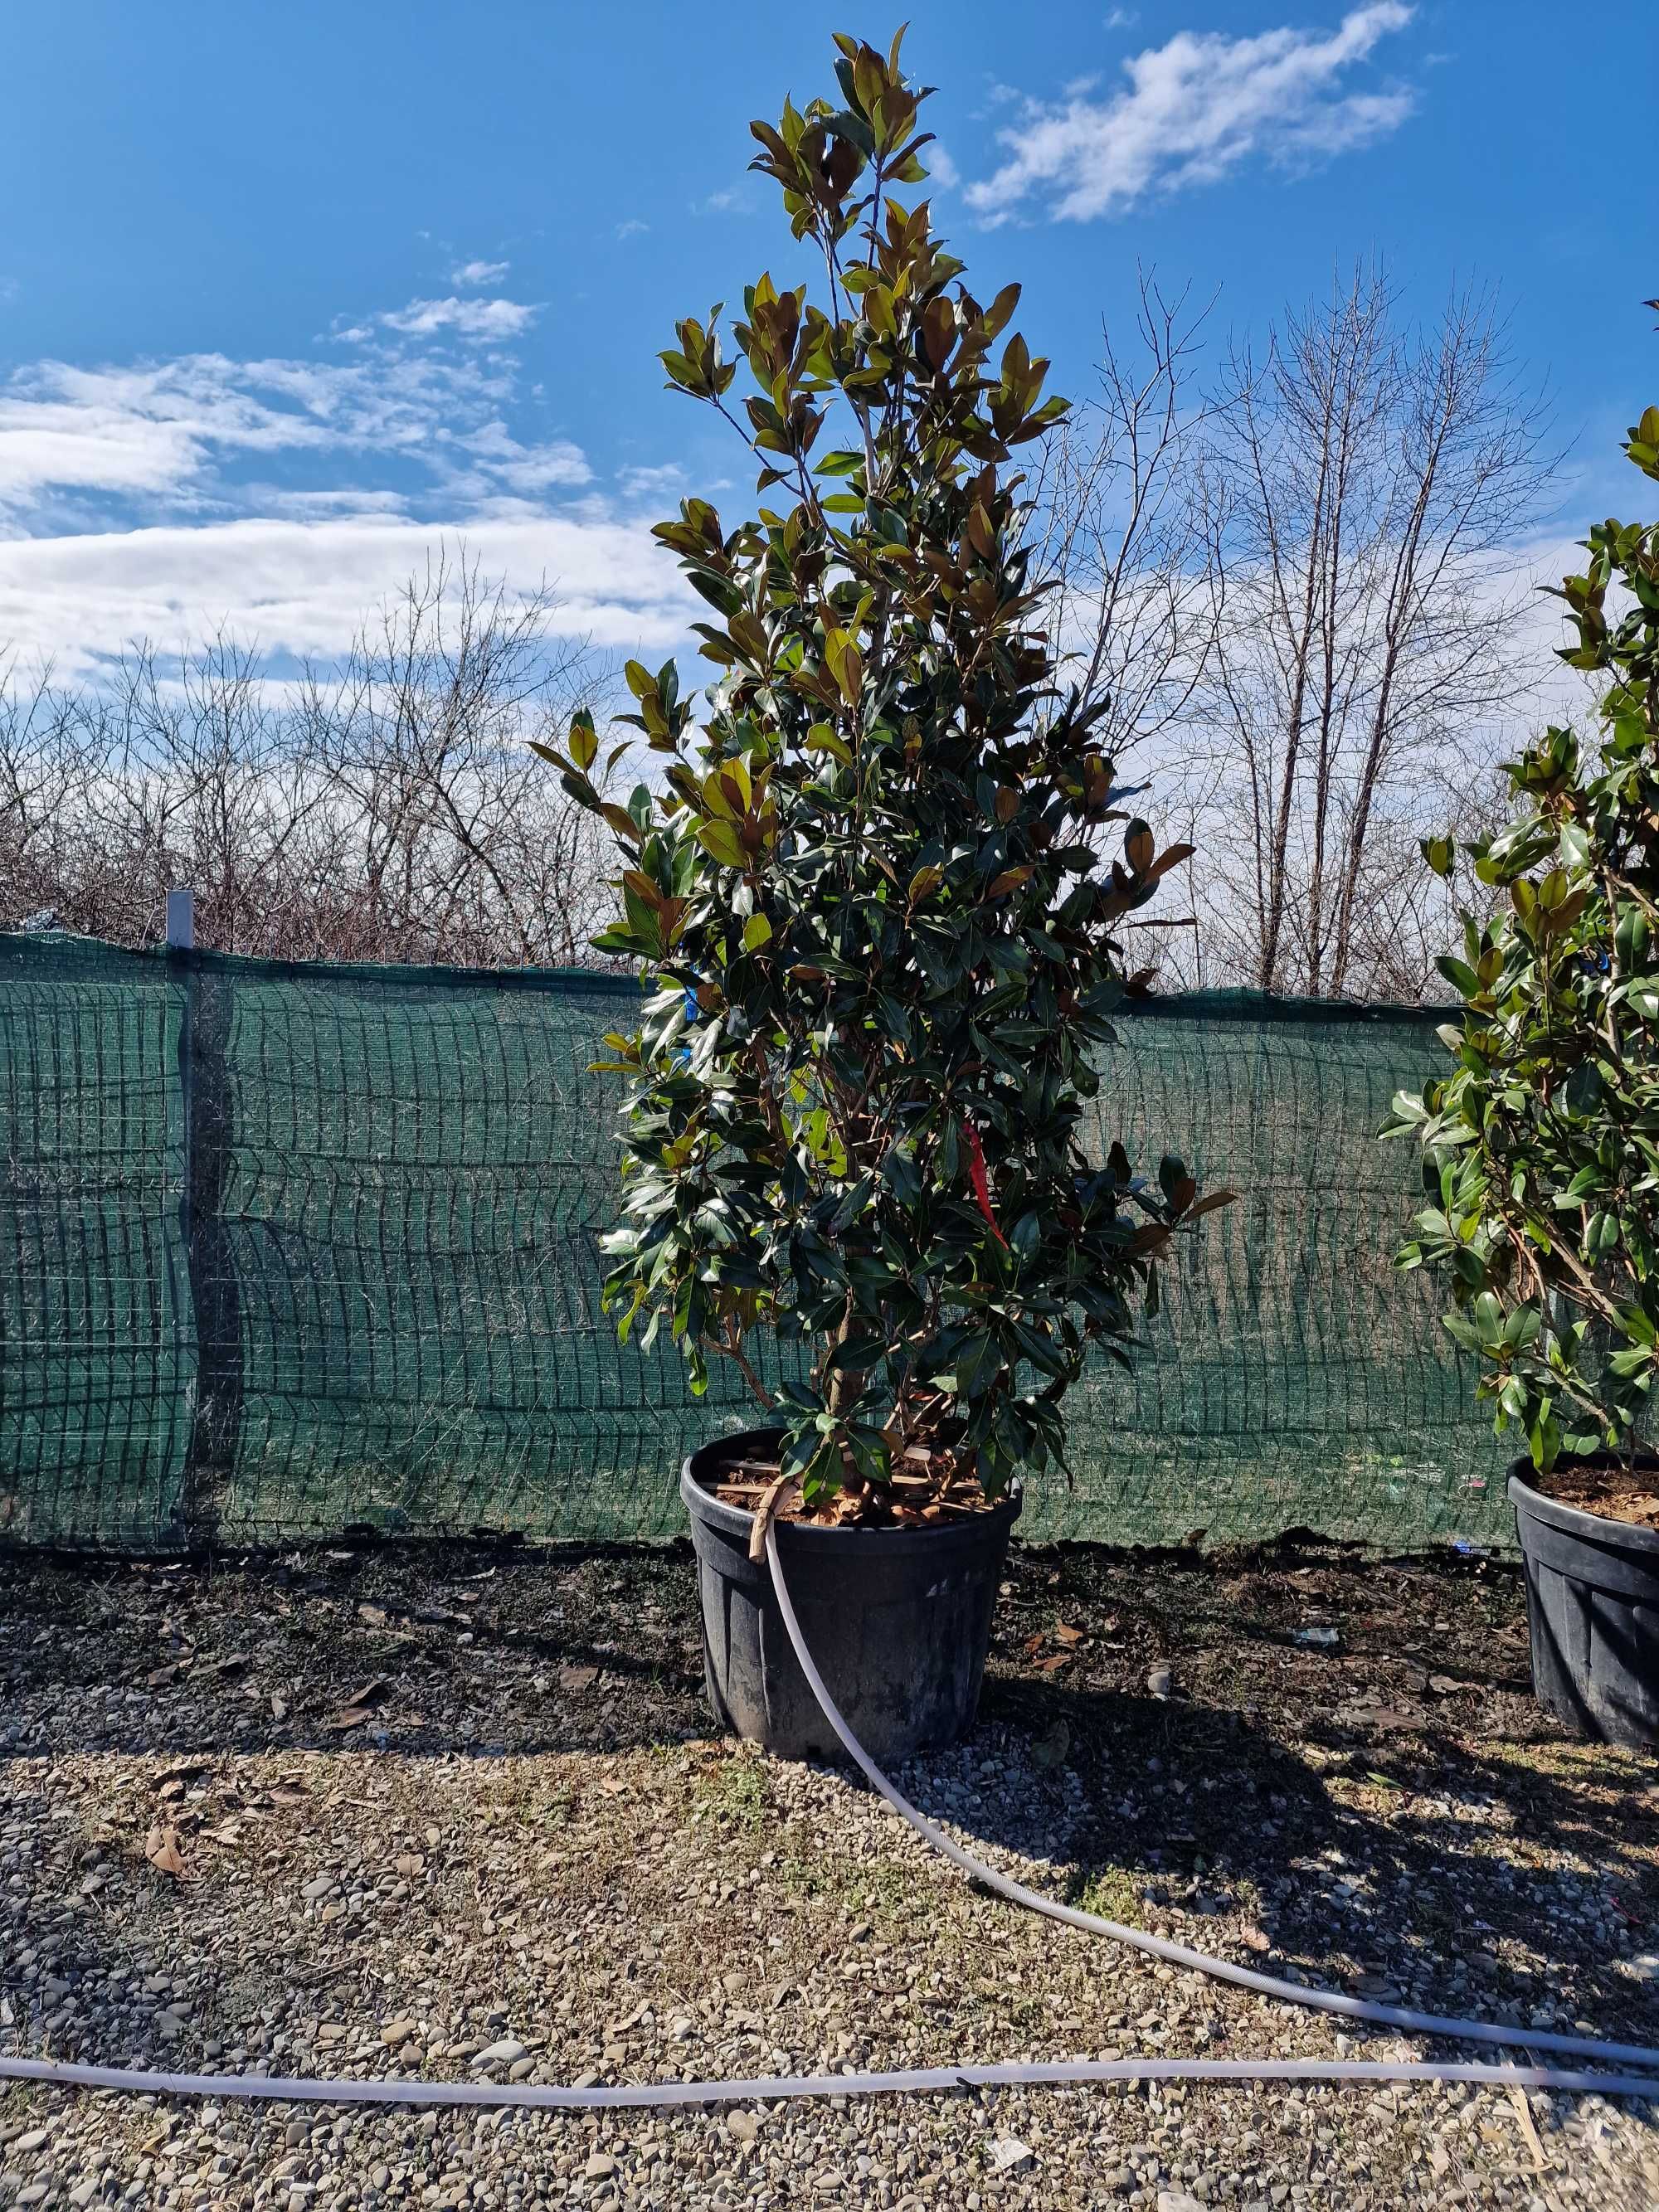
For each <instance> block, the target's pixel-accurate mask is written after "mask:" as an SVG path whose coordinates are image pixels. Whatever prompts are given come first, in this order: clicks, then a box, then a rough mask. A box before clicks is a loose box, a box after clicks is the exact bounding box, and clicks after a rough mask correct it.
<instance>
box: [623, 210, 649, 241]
mask: <svg viewBox="0 0 1659 2212" xmlns="http://www.w3.org/2000/svg"><path fill="white" fill-rule="evenodd" d="M650 228H651V226H650V224H649V223H648V222H641V221H640V219H639V217H638V216H636V215H630V216H629V218H628V220H627V222H619V223H618V224H617V237H618V238H639V237H641V236H642V235H643V234H644V233H645V232H646V231H647V230H649V229H650Z"/></svg>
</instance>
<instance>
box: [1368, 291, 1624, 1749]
mask: <svg viewBox="0 0 1659 2212" xmlns="http://www.w3.org/2000/svg"><path fill="white" fill-rule="evenodd" d="M1656 304H1659V303H1656ZM1626 451H1627V453H1628V454H1629V456H1630V459H1632V461H1634V462H1635V463H1636V465H1638V467H1639V468H1640V469H1642V470H1643V471H1644V473H1645V474H1646V475H1647V476H1648V477H1659V408H1654V407H1650V408H1649V409H1648V410H1647V411H1646V413H1645V414H1644V416H1643V417H1642V420H1641V421H1640V422H1639V423H1638V424H1637V426H1636V428H1634V429H1633V430H1632V432H1631V434H1630V441H1629V444H1628V446H1627V447H1626ZM1587 543H1588V550H1589V563H1588V567H1587V569H1586V573H1585V574H1583V575H1578V576H1569V577H1567V578H1566V580H1565V583H1564V584H1563V586H1562V588H1561V593H1560V596H1561V597H1562V598H1563V599H1565V602H1566V605H1567V609H1568V612H1569V614H1570V616H1571V620H1572V622H1573V624H1574V626H1575V627H1576V629H1577V633H1578V642H1577V645H1575V646H1572V647H1568V648H1566V649H1565V651H1564V653H1563V656H1562V657H1563V658H1564V659H1565V660H1566V661H1567V662H1568V664H1569V665H1571V666H1572V667H1574V668H1580V669H1584V670H1587V671H1594V672H1595V673H1596V674H1597V675H1599V676H1601V677H1603V678H1605V679H1606V684H1605V689H1604V690H1601V696H1600V702H1599V711H1598V720H1599V724H1600V727H1599V731H1598V733H1597V736H1596V738H1595V742H1594V743H1593V744H1587V743H1586V742H1585V741H1583V739H1581V738H1579V737H1578V736H1577V735H1576V734H1575V733H1574V732H1572V731H1571V730H1567V729H1554V728H1553V729H1550V730H1547V732H1545V734H1544V735H1543V736H1542V737H1541V738H1539V739H1538V740H1537V741H1536V742H1535V743H1534V744H1532V745H1530V746H1529V747H1528V750H1527V751H1526V753H1525V754H1524V756H1523V757H1522V759H1521V760H1519V761H1518V762H1516V763H1514V764H1513V765H1512V766H1511V767H1510V769H1508V770H1507V774H1508V775H1509V779H1510V784H1511V786H1512V787H1513V792H1514V797H1515V800H1516V811H1515V815H1514V818H1513V819H1512V820H1511V821H1510V823H1509V824H1508V826H1507V827H1506V828H1504V829H1503V830H1502V831H1501V832H1500V833H1499V834H1498V836H1495V837H1492V838H1490V839H1485V840H1482V841H1480V842H1478V843H1477V844H1475V845H1474V847H1473V848H1472V853H1471V855H1470V857H1471V858H1472V859H1473V862H1474V873H1475V875H1476V877H1477V878H1479V880H1480V882H1481V883H1482V884H1486V885H1487V886H1489V887H1490V889H1491V890H1492V892H1493V894H1494V896H1495V901H1496V910H1495V912H1494V914H1493V916H1492V919H1491V920H1490V921H1485V922H1481V921H1476V920H1474V919H1473V918H1466V919H1465V922H1464V933H1465V938H1466V943H1465V946H1464V951H1463V955H1462V957H1459V958H1448V959H1444V960H1443V961H1442V962H1441V963H1440V966H1441V969H1442V971H1443V974H1444V975H1446V976H1447V978H1448V980H1449V981H1450V982H1451V983H1452V984H1453V985H1455V987H1456V989H1457V991H1458V993H1459V994H1460V995H1461V997H1462V1000H1463V1001H1464V1012H1463V1016H1462V1022H1461V1024H1453V1025H1451V1026H1450V1027H1449V1028H1448V1029H1445V1030H1442V1032H1441V1035H1442V1036H1443V1037H1444V1038H1445V1040H1446V1042H1447V1044H1448V1046H1449V1048H1450V1050H1451V1053H1452V1055H1453V1065H1452V1067H1451V1069H1450V1070H1449V1073H1446V1074H1445V1075H1443V1076H1441V1077H1439V1078H1438V1079H1436V1080H1435V1081H1433V1082H1431V1084H1430V1085H1428V1087H1427V1088H1426V1090H1425V1091H1424V1093H1423V1095H1422V1097H1420V1098H1415V1097H1411V1096H1409V1095H1408V1094H1406V1093H1402V1094H1401V1096H1400V1097H1398V1098H1397V1099H1396V1100H1395V1120H1394V1121H1393V1123H1392V1124H1391V1128H1392V1130H1393V1131H1395V1132H1398V1131H1401V1130H1411V1131H1414V1132H1415V1133H1417V1135H1418V1136H1419V1139H1420V1140H1421V1143H1422V1146H1423V1170H1424V1182H1425V1188H1426V1190H1427V1192H1428V1194H1429V1204H1428V1206H1427V1208H1426V1209H1425V1211H1424V1212H1421V1213H1420V1214H1419V1216H1418V1217H1417V1219H1416V1222H1415V1224H1414V1226H1415V1229H1416V1232H1417V1233H1416V1236H1415V1237H1414V1238H1413V1241H1412V1242H1411V1243H1409V1244H1407V1246H1406V1248H1405V1249H1404V1251H1403V1252H1402V1253H1401V1255H1400V1257H1401V1264H1402V1265H1403V1266H1406V1267H1418V1266H1420V1265H1422V1264H1424V1263H1425V1262H1426V1263H1429V1264H1431V1265H1434V1266H1437V1267H1442V1268H1443V1269H1444V1271H1445V1272H1446V1273H1447V1274H1448V1276H1449V1279H1450V1283H1451V1288H1452V1294H1453V1297H1454V1299H1455V1306H1456V1310H1455V1312H1454V1313H1452V1314H1450V1315H1449V1316H1448V1317H1447V1322H1446V1326H1447V1327H1448V1328H1449V1329H1450V1330H1451V1331H1452V1333H1453V1334H1454V1335H1455V1337H1456V1338H1457V1339H1458V1340H1459V1341H1460V1342H1461V1343H1462V1344H1463V1345H1465V1346H1467V1347H1468V1349H1469V1350H1470V1351H1471V1352H1474V1353H1475V1354H1476V1355H1477V1357H1478V1358H1479V1360H1480V1365H1481V1370H1482V1372H1481V1377H1480V1395H1482V1396H1483V1397H1485V1398H1487V1399H1490V1400H1491V1401H1492V1402H1493V1404H1494V1406H1495V1407H1496V1412H1497V1425H1498V1428H1499V1429H1500V1430H1502V1429H1504V1428H1507V1427H1510V1426H1514V1427H1516V1428H1518V1429H1519V1430H1520V1431H1522V1434H1523V1435H1524V1436H1525V1437H1526V1439H1527V1442H1528V1447H1529V1449H1528V1455H1527V1457H1526V1458H1524V1459H1522V1460H1518V1461H1517V1462H1516V1466H1515V1468H1514V1471H1513V1473H1512V1474H1511V1475H1510V1497H1511V1498H1512V1499H1513V1501H1514V1504H1515V1509H1516V1524H1517V1528H1518V1530H1519V1534H1520V1539H1521V1547H1522V1553H1523V1554H1524V1557H1525V1560H1526V1571H1527V1593H1528V1613H1529V1616H1530V1620H1531V1630H1532V1663H1533V1680H1534V1685H1535V1686H1536V1689H1537V1692H1538V1694H1539V1696H1540V1697H1541V1699H1542V1700H1543V1701H1544V1703H1545V1704H1546V1705H1548V1706H1549V1707H1550V1708H1551V1709H1552V1711H1554V1712H1556V1713H1558V1714H1559V1715H1560V1716H1561V1717H1563V1718H1564V1719H1567V1720H1570V1721H1571V1722H1572V1723H1575V1725H1577V1727H1579V1728H1580V1729H1583V1731H1584V1732H1585V1733H1587V1734H1589V1735H1597V1736H1602V1737H1607V1738H1611V1739H1612V1740H1613V1741H1619V1742H1624V1743H1638V1744H1652V1743H1655V1742H1656V1741H1659V1627H1656V1624H1659V1465H1656V1462H1655V1461H1654V1460H1653V1459H1651V1458H1650V1456H1648V1455H1646V1454H1645V1453H1644V1451H1643V1450H1642V1449H1640V1442H1639V1440H1640V1439H1641V1438H1642V1437H1643V1435H1644V1421H1645V1416H1646V1414H1647V1412H1648V1408H1649V1401H1650V1395H1651V1394H1652V1391H1653V1386H1654V1383H1655V1379H1656V1376H1659V526H1655V525H1647V526H1643V525H1640V524H1634V523H1632V524H1626V523H1620V522H1611V521H1609V522H1605V523H1600V524H1598V525H1597V526H1595V528H1594V529H1593V530H1592V531H1591V532H1590V534H1589V540H1588V541H1587ZM1424 849H1425V854H1426V855H1427V858H1428V860H1429V861H1430V863H1431V866H1434V867H1435V868H1437V870H1439V871H1440V872H1442V873H1445V872H1447V871H1449V868H1450V867H1451V866H1452V863H1453V858H1454V855H1453V850H1452V847H1451V843H1450V842H1449V840H1447V839H1435V840H1431V841H1430V842H1429V843H1428V844H1427V845H1425V848H1424Z"/></svg>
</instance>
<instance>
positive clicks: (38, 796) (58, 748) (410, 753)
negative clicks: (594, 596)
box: [0, 558, 606, 964]
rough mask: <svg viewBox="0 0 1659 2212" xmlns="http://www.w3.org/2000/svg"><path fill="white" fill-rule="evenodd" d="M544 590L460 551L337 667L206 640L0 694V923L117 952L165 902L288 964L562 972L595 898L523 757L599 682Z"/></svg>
mask: <svg viewBox="0 0 1659 2212" xmlns="http://www.w3.org/2000/svg"><path fill="white" fill-rule="evenodd" d="M553 611H554V609H553V603H552V601H551V599H550V597H549V595H548V593H547V592H545V591H538V592H531V593H528V594H525V595H520V596H513V595H511V594H509V593H508V592H507V591H506V589H505V588H504V587H503V586H499V585H496V584H492V583H490V582H488V581H487V580H484V579H483V577H482V576H481V574H480V573H479V571H478V568H477V564H476V563H473V562H468V561H466V560H465V558H462V559H459V560H458V561H454V562H450V561H447V560H444V559H440V560H438V561H436V562H434V563H433V564H432V565H431V566H430V567H428V569H427V570H426V572H425V573H424V574H422V575H420V576H417V577H415V578H412V579H411V580H410V582H409V583H408V584H407V585H406V586H405V587H404V590H403V591H402V592H401V593H400V594H399V595H398V597H397V598H396V599H393V600H392V601H391V602H389V603H388V604H387V605H385V606H383V607H382V608H381V609H380V611H378V613H377V614H376V615H375V616H374V617H372V618H371V620H370V621H368V623H365V624H364V625H363V627H362V629H361V630H360V632H359V634H358V635H357V637H356V641H354V643H353V645H352V647H350V649H349V651H348V652H347V653H345V654H344V656H343V659H341V661H340V662H339V664H338V665H337V666H334V667H331V668H319V667H307V668H304V669H302V670H301V671H299V672H298V674H297V675H283V674H281V673H279V672H278V671H276V670H274V669H273V668H272V666H271V665H270V663H269V662H268V661H266V660H264V659H262V658H261V657H260V656H259V655H258V654H257V653H254V652H252V651H251V650H249V649H247V648H246V647H242V646H240V645H239V644H238V643H237V642H236V641H234V640H233V639H230V638H228V637H226V636H220V637H218V638H216V639H214V640H213V641H211V642H210V644H208V645H207V646H206V647H203V648H201V649H199V650H197V651H194V652H191V653H185V654H184V655H182V656H179V657H177V658H173V657H171V656H162V655H161V654H159V653H156V652H155V650H154V648H152V647H148V646H143V647H137V648H135V649H134V650H133V651H132V652H131V653H129V654H128V655H127V656H126V657H125V659H123V660H122V661H121V662H120V663H119V664H118V665H117V666H116V667H115V668H114V669H113V670H112V671H110V672H109V674H108V676H107V678H106V680H105V681H103V682H102V683H100V684H98V685H96V686H93V687H87V688H82V689H79V690H65V689H60V688H56V687H54V686H53V685H52V683H51V681H50V679H49V677H48V676H46V675H42V676H40V677H39V678H35V679H34V680H33V681H32V682H25V681H24V680H23V679H22V678H21V677H20V675H19V673H18V671H16V670H15V668H14V669H12V670H10V671H7V674H6V676H5V678H4V680H3V681H0V897H3V902H4V905H3V911H0V921H3V922H5V923H8V924H10V925H13V926H15V923H16V922H17V921H19V920H20V919H21V918H23V917H24V916H26V915H28V914H29V913H30V912H31V911H35V910H40V909H51V910H52V911H53V912H55V913H56V914H57V915H58V916H59V918H60V919H61V920H62V921H63V922H64V924H65V925H66V926H68V927H71V928H74V929H76V930H80V931H82V932H83V933H86V934H88V935H93V936H98V937H102V938H105V939H109V940H111V941H112V942H115V943H118V944H127V945H138V944H143V943H145V942H149V941H153V940H154V939H155V936H156V935H157V933H159V928H160V925H161V915H162V908H163V903H164V901H165V897H166V893H167V889H168V887H169V885H171V884H190V885H191V887H192V889H193V890H195V891H196V894H197V933H198V941H199V942H201V943H203V944H205V945H213V946H216V947H217V948H219V949H221V950H223V951H239V952H258V953H267V954H273V955H277V956H283V957H305V958H334V959H368V960H442V961H453V962H458V963H465V964H516V963H526V962H530V963H562V962H569V961H573V960H578V959H580V958H583V957H586V951H585V948H586V939H587V938H588V936H589V934H590V933H591V932H592V929H593V928H594V927H596V926H597V923H598V920H599V911H600V908H602V906H603V902H604V898H605V892H604V884H603V877H604V864H603V860H602V857H601V855H600V854H599V850H598V845H597V839H596V837H595V834H594V829H593V826H592V817H591V816H589V815H587V814H586V812H584V811H583V810H582V809H580V807H578V806H576V805H574V802H573V801H571V800H570V799H568V797H567V796H566V794H565V793H564V792H563V791H562V788H561V787H560V785H559V782H558V780H557V778H556V776H554V775H552V774H551V773H550V771H549V770H548V769H546V768H545V767H544V765H543V763H541V762H540V761H538V759H536V758H535V757H533V756H532V754H531V752H530V751H529V749H528V742H527V741H528V739H530V738H532V737H536V736H538V735H540V734H542V732H543V731H544V728H545V726H547V725H548V724H549V723H550V722H555V721H557V722H561V723H562V722H563V721H565V720H568V715H569V714H570V712H571V710H572V709H573V708H574V707H575V706H576V705H578V704H583V703H594V702H595V701H596V699H597V696H598V695H599V692H600V691H601V690H602V689H603V687H604V684H605V681H606V671H605V669H604V668H603V667H602V666H601V665H600V664H599V663H598V662H596V661H595V660H594V659H593V658H592V655H591V654H589V653H587V652H586V649H585V647H583V646H581V645H580V643H576V642H571V641H564V640H560V639H558V638H557V637H556V635H554V633H553V630H552V627H551V622H550V617H551V616H552V614H553Z"/></svg>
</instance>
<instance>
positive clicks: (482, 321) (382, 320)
mask: <svg viewBox="0 0 1659 2212" xmlns="http://www.w3.org/2000/svg"><path fill="white" fill-rule="evenodd" d="M540 312H541V310H540V309H539V308H538V307H528V306H526V303H525V302H524V301H522V300H463V299H459V298H457V297H456V296H454V295H451V296H450V297H449V298H448V299H447V300H411V301H410V303H409V305H408V306H407V307H399V308H398V309H397V310H396V311H395V312H394V313H392V314H389V315H380V316H379V317H377V318H376V319H377V321H378V322H379V324H380V328H381V329H382V330H386V331H402V332H403V333H404V335H405V336H406V337H422V338H429V337H436V336H437V335H438V334H439V333H444V334H446V335H450V336H453V337H458V338H463V339H471V340H475V341H478V340H482V341H485V342H491V343H493V342H495V341H498V340H501V339H504V338H514V337H518V335H519V333H520V331H523V330H526V329H528V327H529V325H531V324H532V322H534V321H535V319H536V317H537V316H538V314H539V313H540Z"/></svg>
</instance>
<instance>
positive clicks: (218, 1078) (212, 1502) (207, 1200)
mask: <svg viewBox="0 0 1659 2212" xmlns="http://www.w3.org/2000/svg"><path fill="white" fill-rule="evenodd" d="M195 948H196V915H195V900H194V898H193V896H192V895H191V892H189V891H188V890H171V891H169V892H168V893H167V951H168V957H169V958H171V959H173V960H174V961H176V962H177V963H179V966H180V967H181V968H182V969H183V971H184V1005H183V1011H182V1013H181V1017H180V1020H179V1090H180V1093H181V1097H182V1100H183V1108H184V1153H185V1173H184V1189H183V1193H182V1194H181V1197H180V1200H179V1226H180V1229H181V1231H182V1233H183V1237H184V1245H185V1267H186V1269H187V1271H188V1275H189V1280H190V1296H191V1308H192V1310H193V1313H194V1316H195V1322H196V1380H195V1387H194V1389H193V1392H192V1394H191V1422H190V1437H189V1442H188V1443H187V1444H186V1446H185V1466H184V1497H183V1499H182V1502H181V1509H180V1517H181V1519H182V1522H183V1533H184V1537H185V1543H186V1545H187V1546H188V1547H189V1548H190V1550H191V1551H192V1552H207V1551H210V1550H212V1548H213V1547H214V1546H215V1544H216V1542H217V1541H218V1538H219V1533H220V1511H221V1506H222V1500H223V1496H224V1491H225V1486H226V1484H227V1483H228V1480H229V1477H230V1475H231V1473H232V1471H233V1469H234V1465H235V1458H236V1449H237V1444H238V1442H239V1440H240V1433H241V1423H242V1304H241V1290H240V1284H239V1282H238V1280H237V1276H236V1266H235V1253H234V1248H233V1245H232V1242H231V1238H230V1235H229V1232H228V1228H227V1225H226V1223H225V1219H224V1215H223V1211H222V1208H223V1202H224V1195H225V1189H226V1185H227V1183H228V1180H229V1173H230V1148H231V1143H232V1139H233V1136H234V1101H233V1097H232V1092H231V1084H230V1069H229V1064H228V1047H229V1043H230V1024H231V1002H232V986H231V980H230V977H229V976H228V975H225V974H222V973H215V972H213V971H212V970H211V969H206V968H204V965H203V963H202V962H201V960H200V958H199V957H198V956H197V953H196V949H195Z"/></svg>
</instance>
